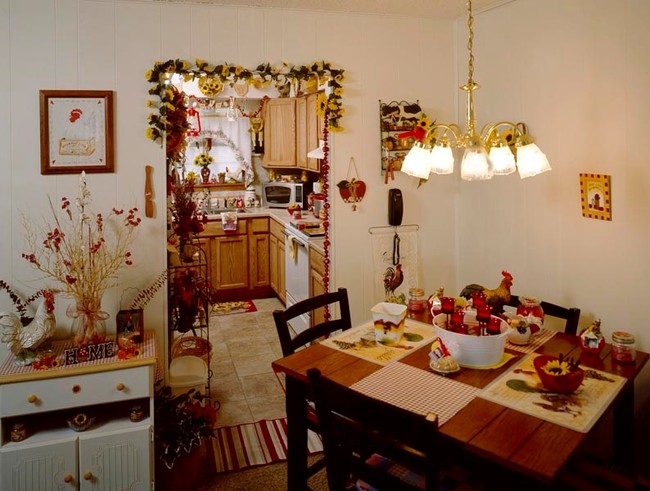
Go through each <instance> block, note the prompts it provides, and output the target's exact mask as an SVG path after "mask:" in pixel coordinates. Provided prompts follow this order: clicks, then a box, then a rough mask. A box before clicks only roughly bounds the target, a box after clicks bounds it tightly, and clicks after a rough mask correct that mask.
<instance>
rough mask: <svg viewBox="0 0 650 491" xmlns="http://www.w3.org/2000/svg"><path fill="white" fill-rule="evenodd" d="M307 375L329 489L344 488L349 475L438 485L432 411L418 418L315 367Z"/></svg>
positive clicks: (386, 484) (385, 483)
mask: <svg viewBox="0 0 650 491" xmlns="http://www.w3.org/2000/svg"><path fill="white" fill-rule="evenodd" d="M307 373H308V376H309V379H310V382H311V384H312V389H313V398H314V399H315V402H316V412H317V414H318V419H319V421H320V424H321V435H322V437H323V447H324V450H325V460H326V461H327V479H328V483H329V486H330V489H331V490H342V489H344V488H345V484H346V482H347V481H348V480H349V478H350V476H351V475H352V476H354V478H355V479H356V478H359V479H361V480H362V481H364V482H366V483H367V484H370V485H371V486H373V487H375V488H379V489H390V490H414V489H420V490H422V489H425V490H434V489H438V475H439V472H438V471H439V458H440V455H439V454H437V453H436V446H437V448H438V449H440V447H441V445H440V442H439V439H438V436H439V433H438V417H437V415H435V414H430V415H428V416H421V415H418V414H415V413H412V412H409V411H407V410H405V409H401V408H399V407H397V406H393V405H391V404H388V403H386V402H383V401H380V400H377V399H373V398H371V397H368V396H366V395H363V394H361V393H360V392H357V391H355V390H353V389H350V388H349V387H345V386H343V385H340V384H338V383H336V382H334V381H332V380H330V379H328V378H326V377H324V376H322V375H321V373H320V371H319V370H318V369H316V368H311V369H309V371H308V372H307ZM438 452H439V450H438ZM386 459H389V460H386Z"/></svg>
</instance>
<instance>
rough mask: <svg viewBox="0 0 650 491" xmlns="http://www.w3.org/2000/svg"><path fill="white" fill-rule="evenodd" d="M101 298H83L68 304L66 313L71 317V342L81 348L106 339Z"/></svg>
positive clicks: (106, 317)
mask: <svg viewBox="0 0 650 491" xmlns="http://www.w3.org/2000/svg"><path fill="white" fill-rule="evenodd" d="M101 304H102V302H101V299H98V298H83V299H80V300H77V302H76V303H75V304H74V305H70V306H68V310H67V312H66V313H67V315H68V317H70V318H72V344H73V345H74V346H75V347H77V348H83V347H86V346H89V345H91V344H99V343H103V342H104V341H105V340H106V319H108V317H109V315H108V314H107V313H106V312H104V311H103V310H102V306H101Z"/></svg>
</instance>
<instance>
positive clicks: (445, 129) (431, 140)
mask: <svg viewBox="0 0 650 491" xmlns="http://www.w3.org/2000/svg"><path fill="white" fill-rule="evenodd" d="M440 130H442V134H440V135H439V136H437V137H436V133H438V132H439V131H440ZM447 133H451V135H452V136H453V137H454V141H453V142H451V146H453V147H460V146H462V144H463V141H464V138H465V137H464V135H463V130H462V128H461V127H460V126H458V125H457V124H456V123H450V124H445V123H434V124H433V125H431V128H429V131H427V134H426V135H425V137H424V140H423V141H424V142H426V143H427V144H429V145H430V146H432V147H433V146H434V145H435V144H436V143H437V142H441V143H443V144H447V143H448V141H447V140H446V139H447Z"/></svg>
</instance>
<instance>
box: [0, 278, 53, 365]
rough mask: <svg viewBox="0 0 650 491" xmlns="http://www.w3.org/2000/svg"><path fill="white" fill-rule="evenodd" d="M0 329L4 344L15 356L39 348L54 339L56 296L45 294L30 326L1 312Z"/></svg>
mask: <svg viewBox="0 0 650 491" xmlns="http://www.w3.org/2000/svg"><path fill="white" fill-rule="evenodd" d="M0 327H2V342H3V343H6V344H7V346H8V347H9V349H10V350H11V351H12V353H14V354H15V355H20V354H21V353H22V352H24V351H25V350H34V349H36V348H38V347H39V346H40V345H41V344H42V343H43V342H44V341H46V340H47V339H49V338H50V337H52V335H53V334H54V329H55V328H56V319H55V317H54V294H53V293H52V292H51V291H47V290H46V291H44V292H43V301H42V302H41V304H40V305H39V306H38V308H37V309H36V314H35V315H34V318H33V319H32V320H31V321H30V322H29V323H28V324H25V325H23V324H22V322H21V321H20V318H19V317H18V316H17V315H15V314H13V313H7V312H0Z"/></svg>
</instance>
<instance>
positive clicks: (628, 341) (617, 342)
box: [612, 331, 636, 363]
mask: <svg viewBox="0 0 650 491" xmlns="http://www.w3.org/2000/svg"><path fill="white" fill-rule="evenodd" d="M612 358H613V359H614V360H616V361H617V362H619V363H634V360H636V342H635V339H634V335H632V334H630V333H629V332H625V331H614V332H613V333H612Z"/></svg>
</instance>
